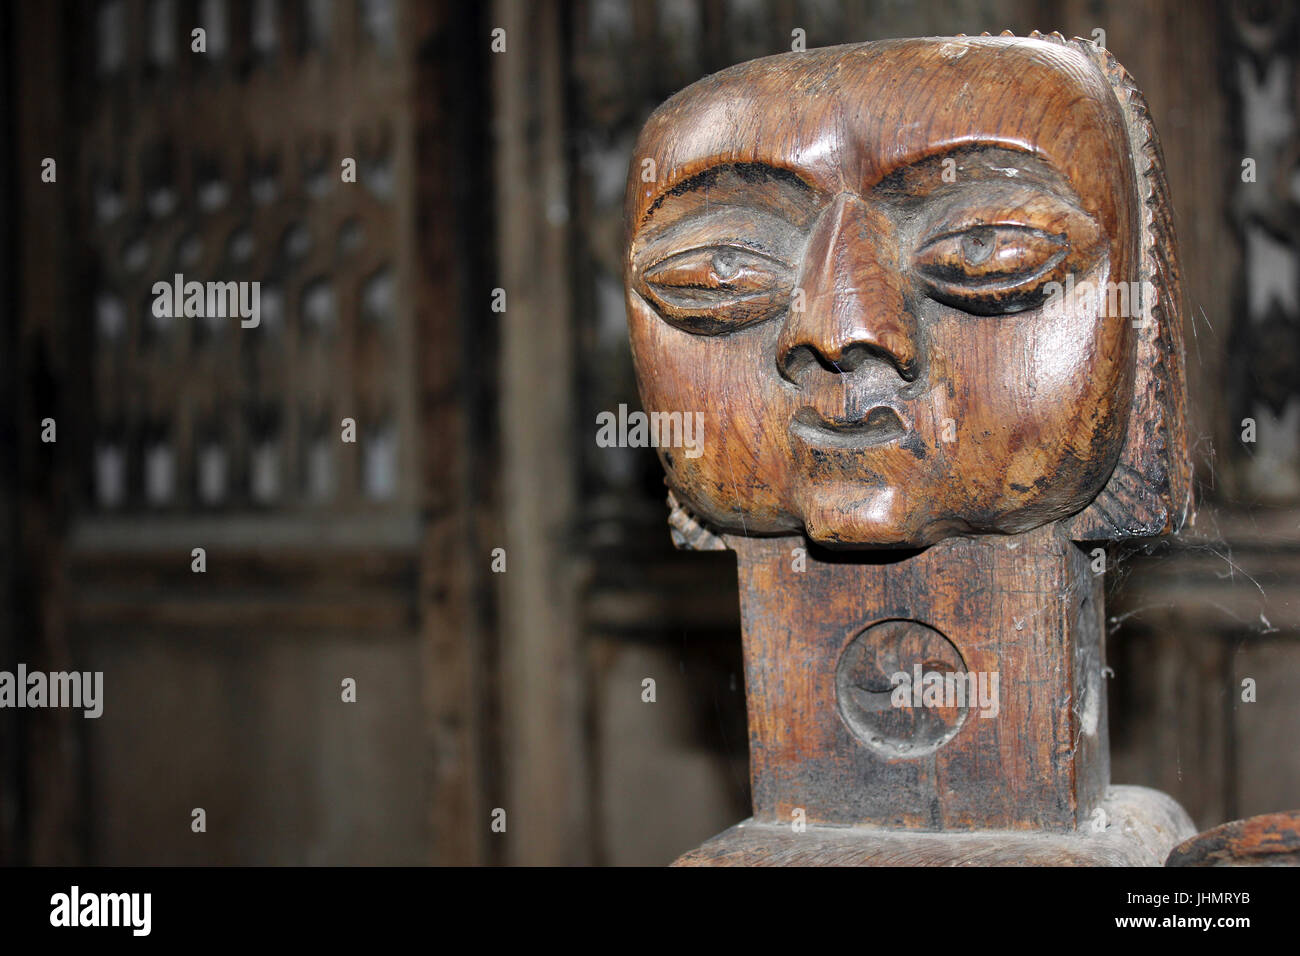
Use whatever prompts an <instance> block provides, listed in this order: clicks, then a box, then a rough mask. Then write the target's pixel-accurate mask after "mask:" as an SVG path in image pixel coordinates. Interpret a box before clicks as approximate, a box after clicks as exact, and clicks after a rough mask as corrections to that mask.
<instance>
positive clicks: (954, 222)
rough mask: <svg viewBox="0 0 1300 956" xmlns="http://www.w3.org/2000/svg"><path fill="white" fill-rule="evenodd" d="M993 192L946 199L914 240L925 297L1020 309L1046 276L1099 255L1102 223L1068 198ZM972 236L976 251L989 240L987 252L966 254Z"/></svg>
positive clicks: (985, 309) (1079, 269)
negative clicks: (967, 199)
mask: <svg viewBox="0 0 1300 956" xmlns="http://www.w3.org/2000/svg"><path fill="white" fill-rule="evenodd" d="M999 192H1001V193H1003V195H998V196H994V197H991V198H992V199H993V200H994V201H993V202H989V201H988V200H989V198H990V197H987V196H985V197H982V198H983V199H984V201H982V202H980V203H979V204H978V205H972V204H969V203H951V202H950V203H948V204H946V205H947V207H948V208H947V209H946V210H945V211H946V213H947V214H946V215H940V216H936V217H935V219H936V220H937V222H936V223H934V224H933V225H932V226H931V227H930V228H929V229H928V230H927V231H926V233H925V234H924V238H923V239H922V240H921V241H920V242H919V243H918V245H917V247H916V249H915V251H914V252H913V254H912V257H911V264H912V269H913V271H914V272H915V273H916V275H917V277H918V279H919V280H920V281H921V282H922V283H923V285H924V286H925V287H926V292H927V294H928V295H929V296H930V297H931V298H933V299H936V300H937V301H940V302H943V303H945V304H947V305H950V306H953V307H954V308H958V309H962V310H963V311H967V312H971V313H974V314H976V315H996V314H1009V313H1013V312H1020V311H1024V310H1025V309H1029V308H1033V307H1034V306H1036V305H1037V304H1038V299H1039V298H1040V297H1041V296H1040V293H1042V291H1043V289H1044V287H1045V286H1046V285H1047V284H1048V283H1049V282H1051V281H1060V280H1062V279H1063V278H1064V277H1065V274H1066V273H1067V272H1076V273H1083V272H1086V271H1088V270H1090V269H1091V268H1092V267H1093V266H1094V265H1095V264H1096V262H1097V261H1098V260H1099V259H1100V258H1101V255H1102V252H1103V246H1104V242H1103V240H1104V238H1105V237H1104V235H1103V234H1102V231H1101V228H1100V226H1099V225H1098V224H1097V222H1096V220H1095V219H1093V218H1092V217H1091V216H1090V215H1088V214H1087V213H1086V212H1084V211H1083V210H1082V209H1079V208H1078V207H1077V206H1075V205H1074V204H1073V203H1069V202H1067V201H1065V200H1064V199H1062V198H1060V197H1059V196H1056V195H1053V194H1048V193H1044V192H1042V191H1039V190H1032V191H1026V190H1025V189H1024V188H1023V187H1022V188H1015V189H1008V190H1000V191H999ZM1013 199H1016V200H1018V201H1008V200H1013ZM971 237H975V238H976V240H977V244H976V250H977V251H978V250H979V248H980V246H981V245H983V244H987V245H989V246H990V247H991V248H990V251H989V252H988V253H986V255H987V256H988V258H987V259H979V258H976V259H975V260H974V261H972V256H971V255H969V250H968V249H967V248H966V246H965V245H964V244H966V243H968V242H969V241H970V238H971ZM980 238H982V239H983V243H979V242H978V240H979V239H980Z"/></svg>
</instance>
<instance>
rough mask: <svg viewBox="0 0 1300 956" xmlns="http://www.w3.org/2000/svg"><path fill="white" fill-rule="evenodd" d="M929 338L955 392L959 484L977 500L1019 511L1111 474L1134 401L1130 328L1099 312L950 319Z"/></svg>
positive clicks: (938, 373) (942, 375) (941, 374)
mask: <svg viewBox="0 0 1300 956" xmlns="http://www.w3.org/2000/svg"><path fill="white" fill-rule="evenodd" d="M931 329H932V333H931V334H932V361H933V362H934V365H935V366H936V367H935V368H933V373H934V375H935V377H936V380H937V381H940V382H942V381H944V380H945V379H947V380H948V381H949V382H951V392H950V395H949V396H945V398H946V399H947V400H948V401H949V402H950V403H951V406H952V416H953V417H954V418H955V419H956V421H957V423H958V429H959V435H960V436H961V440H960V441H959V444H958V447H957V448H955V449H954V455H953V457H954V459H956V462H957V463H958V467H957V468H956V469H954V470H955V471H956V475H955V476H954V477H956V478H957V479H958V481H959V482H961V483H962V484H963V485H964V486H965V487H966V489H967V491H968V493H969V494H970V495H971V496H972V497H973V498H978V499H983V500H984V501H985V502H987V500H988V499H990V498H991V497H993V496H996V495H1006V496H1007V497H1008V498H1009V499H1011V500H1010V502H1009V503H1010V504H1012V507H1015V505H1016V503H1017V502H1016V499H1017V498H1020V499H1021V500H1020V502H1019V503H1021V504H1023V503H1024V502H1025V501H1026V500H1028V499H1029V498H1032V497H1034V496H1036V495H1037V494H1039V493H1040V492H1045V493H1048V494H1051V493H1053V491H1055V492H1057V493H1065V492H1070V493H1074V492H1076V491H1077V489H1078V486H1079V485H1080V484H1087V483H1090V482H1091V481H1092V479H1093V478H1094V477H1095V475H1094V472H1096V471H1097V470H1098V469H1101V468H1104V469H1105V470H1107V471H1108V470H1109V465H1110V464H1113V459H1114V455H1115V454H1117V453H1118V450H1119V447H1120V444H1121V443H1122V439H1123V425H1124V422H1123V420H1122V419H1123V414H1122V413H1123V411H1124V410H1125V409H1127V407H1128V402H1129V398H1130V396H1129V394H1128V393H1129V392H1130V391H1131V369H1130V366H1131V364H1132V359H1131V354H1130V352H1131V334H1130V331H1129V321H1128V320H1126V319H1121V318H1111V317H1108V316H1105V315H1099V314H1098V311H1097V309H1096V306H1095V303H1094V304H1093V305H1092V306H1091V307H1086V308H1083V307H1079V308H1070V309H1066V310H1062V311H1060V312H1056V313H1048V312H1046V311H1044V310H1041V309H1040V310H1035V311H1032V312H1026V313H1021V314H1019V315H1012V316H1000V317H988V318H973V317H969V316H953V315H947V316H944V317H943V318H941V319H940V320H939V321H937V322H935V323H934V324H933V325H932V326H931ZM940 387H941V388H942V386H940ZM1084 463H1087V464H1084ZM1034 489H1038V490H1034Z"/></svg>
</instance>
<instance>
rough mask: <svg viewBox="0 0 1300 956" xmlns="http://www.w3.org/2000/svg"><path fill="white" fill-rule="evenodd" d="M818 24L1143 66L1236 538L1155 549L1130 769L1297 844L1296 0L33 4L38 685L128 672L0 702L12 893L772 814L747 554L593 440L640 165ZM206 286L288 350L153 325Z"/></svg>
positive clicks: (11, 264)
mask: <svg viewBox="0 0 1300 956" xmlns="http://www.w3.org/2000/svg"><path fill="white" fill-rule="evenodd" d="M195 26H204V28H205V29H206V30H207V31H208V38H207V39H208V50H207V52H206V53H203V54H197V53H193V52H191V50H190V30H191V29H192V28H193V27H195ZM497 27H501V28H504V29H505V31H506V50H505V52H504V53H493V52H492V51H491V49H490V43H491V33H492V30H493V29H495V28H497ZM795 28H800V29H803V30H804V31H805V33H806V38H807V45H808V46H809V47H810V48H811V47H816V46H825V45H829V44H834V43H842V42H853V41H861V40H871V39H879V38H886V37H899V36H923V35H949V34H954V33H959V32H964V33H979V32H981V31H984V30H988V31H991V32H1000V31H1001V30H1003V29H1011V30H1013V31H1015V32H1016V33H1018V34H1025V33H1028V32H1029V31H1031V30H1033V29H1036V28H1037V29H1042V30H1045V31H1051V30H1060V31H1061V32H1063V33H1065V34H1066V35H1081V36H1085V37H1094V36H1097V35H1096V34H1094V32H1093V31H1094V30H1097V29H1101V30H1104V31H1105V45H1106V46H1107V47H1108V48H1109V49H1110V50H1111V51H1112V52H1114V53H1115V55H1116V56H1117V57H1118V59H1119V60H1120V61H1121V62H1122V63H1124V64H1125V66H1126V67H1127V68H1128V69H1129V70H1130V72H1132V74H1133V75H1134V76H1135V78H1136V79H1137V82H1138V84H1139V86H1140V87H1141V88H1142V89H1143V91H1144V92H1145V93H1146V95H1147V98H1148V101H1149V103H1150V106H1151V110H1152V113H1153V116H1154V119H1155V122H1156V126H1157V128H1158V129H1159V130H1160V132H1161V134H1162V137H1163V144H1164V153H1165V158H1166V163H1167V168H1168V175H1169V180H1170V187H1171V190H1172V194H1173V199H1174V204H1175V208H1176V211H1177V222H1178V226H1179V230H1180V238H1181V242H1182V249H1183V265H1184V271H1185V275H1186V281H1187V293H1188V303H1189V309H1188V313H1187V317H1186V319H1187V323H1188V324H1187V328H1186V330H1185V334H1186V340H1187V352H1188V373H1189V395H1190V405H1191V416H1192V436H1193V438H1194V441H1195V456H1196V463H1195V464H1196V469H1197V492H1198V499H1199V515H1198V517H1197V520H1196V523H1195V526H1194V527H1193V528H1192V529H1189V530H1188V531H1187V532H1186V533H1185V534H1184V535H1183V536H1181V538H1180V539H1179V540H1177V541H1173V542H1163V543H1158V544H1153V545H1150V546H1148V547H1146V548H1144V549H1139V550H1138V551H1136V552H1132V553H1122V554H1121V553H1117V554H1115V555H1113V556H1112V562H1111V563H1112V570H1111V574H1110V578H1109V579H1108V600H1109V602H1110V603H1109V607H1108V614H1109V615H1110V616H1111V623H1112V633H1111V638H1110V641H1109V647H1108V655H1109V663H1110V665H1111V667H1112V669H1113V672H1114V673H1113V676H1111V677H1110V678H1109V679H1108V681H1107V685H1108V688H1109V693H1110V706H1111V722H1110V725H1111V732H1112V748H1113V764H1114V770H1113V778H1114V780H1115V781H1116V782H1120V783H1140V784H1146V785H1150V786H1155V787H1159V788H1160V789H1163V790H1165V791H1167V792H1169V793H1171V794H1172V795H1173V796H1175V797H1176V798H1177V799H1179V800H1180V801H1181V802H1182V803H1183V805H1184V806H1185V807H1186V808H1187V809H1188V811H1189V812H1190V813H1191V814H1192V816H1193V818H1194V819H1195V820H1196V822H1197V824H1198V826H1199V827H1201V828H1207V827H1210V826H1213V825H1215V824H1218V823H1220V822H1223V821H1224V820H1227V819H1231V818H1235V817H1240V816H1246V815H1250V814H1254V813H1262V812H1267V811H1271V810H1280V809H1288V808H1294V807H1297V806H1300V753H1298V752H1297V747H1296V743H1295V742H1296V740H1297V739H1300V695H1298V694H1297V687H1298V684H1300V642H1298V641H1297V635H1298V634H1300V587H1298V586H1297V578H1296V575H1295V573H1294V571H1295V570H1296V569H1297V568H1300V391H1298V390H1300V375H1297V368H1296V363H1297V361H1298V357H1300V349H1297V347H1296V346H1297V335H1298V334H1300V258H1298V253H1300V248H1298V237H1297V226H1296V223H1297V222H1300V216H1297V202H1300V140H1298V139H1297V136H1296V130H1295V124H1296V99H1295V97H1296V86H1297V78H1296V73H1295V66H1296V59H1297V52H1300V47H1298V45H1297V26H1296V12H1295V9H1294V7H1293V5H1292V4H1290V3H1269V2H1255V3H1236V2H1227V0H1221V2H1176V0H1170V2H1147V3H1139V2H1132V0H1104V2H1082V0H1079V2H1076V0H1060V2H1050V0H1041V2H1013V0H952V2H936V3H922V2H911V0H907V2H903V0H899V2H874V3H871V2H864V3H833V2H795V0H785V2H777V0H703V2H699V3H695V2H689V0H646V2H622V0H585V2H574V3H572V4H559V3H554V2H541V0H539V2H536V3H514V2H506V0H502V2H497V3H484V4H473V3H455V2H432V3H416V2H405V3H404V2H400V0H383V2H381V0H366V2H356V0H332V2H331V0H265V2H261V0H259V2H249V3H239V2H219V0H200V2H186V0H109V2H105V3H90V2H84V3H83V2H47V3H22V4H12V5H9V4H6V5H3V6H0V63H3V70H2V71H0V104H2V107H3V122H4V131H3V132H4V135H3V137H0V141H3V143H4V148H3V149H0V178H2V181H3V192H2V193H0V202H2V203H3V206H2V211H3V223H4V227H3V229H0V309H2V312H3V326H2V329H3V344H2V345H0V407H2V408H3V413H2V414H0V462H3V464H4V466H5V467H4V468H3V469H0V506H2V508H0V541H2V544H0V586H2V587H3V589H4V590H3V594H4V597H3V601H2V602H0V669H7V670H13V669H14V668H15V667H16V665H17V663H19V662H24V663H26V664H27V665H28V667H29V668H32V669H43V670H66V669H77V670H102V671H103V672H104V675H105V676H104V682H105V698H106V700H105V710H104V715H103V717H101V718H100V719H98V720H85V719H83V718H82V717H81V716H80V714H79V712H68V711H56V710H44V711H32V710H22V711H18V710H5V711H0V862H4V863H183V864H189V863H308V864H316V863H321V864H324V863H480V862H499V863H615V864H617V863H665V862H668V861H670V860H671V859H672V858H673V857H674V856H675V855H677V854H678V853H680V852H682V851H683V850H686V849H688V848H690V847H692V846H694V845H695V844H697V843H698V842H700V841H701V840H702V839H704V838H705V837H707V836H709V835H711V834H712V833H714V832H717V831H718V830H720V829H722V828H723V827H725V826H726V825H728V824H730V823H733V822H736V821H737V820H739V819H741V818H742V817H743V816H745V815H746V813H747V807H748V792H747V787H748V783H747V771H746V756H745V716H744V699H743V684H742V679H741V672H740V646H739V622H738V616H737V607H736V584H735V571H734V563H733V560H732V558H731V557H730V555H726V554H704V553H676V552H674V551H672V549H671V547H670V545H669V541H668V534H667V528H666V525H665V519H666V516H667V511H666V508H665V506H664V504H663V497H664V487H663V484H662V475H661V472H660V469H659V466H658V463H657V461H656V460H655V458H654V455H653V453H652V452H649V451H647V450H643V449H602V448H598V447H597V446H596V444H595V440H594V439H595V416H596V414H597V412H599V411H602V410H607V409H608V410H613V409H616V408H617V407H618V405H619V403H622V402H626V403H628V404H629V405H630V406H632V407H636V406H637V404H638V403H637V399H636V393H635V385H634V382H633V380H632V373H631V363H630V357H629V352H628V345H627V339H626V330H625V318H624V312H623V308H624V307H623V300H622V285H621V276H620V270H619V267H618V259H619V255H620V243H621V226H620V216H621V203H622V195H623V187H624V180H625V175H626V170H627V162H628V158H629V156H630V153H631V148H632V143H633V140H634V138H635V135H636V133H637V131H638V130H639V128H640V126H641V124H642V123H643V122H644V120H645V118H646V116H647V115H648V114H649V112H650V111H651V110H652V109H653V108H654V107H655V106H656V105H657V104H658V103H659V102H661V101H662V100H663V99H665V98H666V97H667V96H669V95H670V94H671V93H673V92H674V91H676V90H677V89H679V88H681V87H683V86H685V85H687V84H689V83H690V82H692V81H694V80H696V79H698V78H699V77H701V76H703V75H704V74H706V73H709V72H712V71H714V70H717V69H719V68H722V67H724V66H727V65H729V64H731V63H735V62H738V61H741V60H745V59H749V58H752V57H756V56H762V55H766V54H771V53H778V52H783V51H785V50H788V49H789V48H790V43H791V31H792V30H793V29H795ZM1098 38H1099V37H1098ZM46 157H51V158H54V159H55V160H56V163H57V181H56V182H54V183H44V182H42V181H41V175H40V174H41V168H42V165H41V164H42V160H43V159H44V158H46ZM344 157H351V158H354V159H356V161H357V168H358V181H357V183H355V184H349V183H342V182H340V181H339V169H340V165H339V164H340V162H341V160H342V158H344ZM1247 158H1250V159H1253V160H1254V161H1255V164H1254V165H1255V169H1256V179H1255V181H1254V182H1243V181H1242V168H1243V160H1245V159H1247ZM178 271H179V272H183V273H184V274H185V275H186V277H187V278H195V279H199V280H206V279H216V278H220V279H245V278H246V279H256V280H258V281H261V282H262V289H263V300H262V308H263V320H262V326H261V327H259V328H258V329H255V330H244V329H240V328H239V326H238V323H237V322H236V321H234V320H228V321H226V322H224V323H221V322H218V323H216V324H215V325H210V324H206V323H205V322H204V321H203V320H194V319H190V320H186V319H177V320H174V321H172V322H170V323H158V322H155V321H154V320H153V319H152V317H151V315H150V311H149V307H148V304H149V301H150V295H149V289H150V287H151V285H152V283H153V282H155V281H157V280H159V279H163V278H169V277H170V276H172V275H173V274H174V273H175V272H178ZM497 288H500V289H504V290H505V291H506V302H507V306H506V310H505V311H504V312H494V311H493V310H492V308H491V303H492V296H493V290H494V289H497ZM277 302H278V304H279V307H278V310H277V309H276V307H275V306H276V303H277ZM344 417H351V418H354V419H355V421H356V422H357V430H358V440H357V442H356V443H355V444H344V443H342V442H341V441H340V440H339V422H340V420H341V419H342V418H344ZM46 418H53V419H55V421H56V423H57V441H56V442H54V443H43V442H42V441H41V431H42V424H41V423H42V421H43V420H44V419H46ZM1245 418H1251V419H1253V420H1254V421H1255V423H1256V430H1257V440H1256V441H1255V442H1254V443H1243V442H1242V440H1241V432H1242V425H1241V423H1242V420H1243V419H1245ZM195 547H203V548H204V549H205V550H206V559H207V571H206V572H205V573H203V574H196V573H193V572H192V571H191V551H192V549H193V548H195ZM496 548H503V549H505V555H506V562H507V563H506V571H505V573H494V572H493V571H492V553H493V549H496ZM347 677H351V678H353V679H355V680H356V682H357V701H356V702H355V703H343V702H342V701H341V700H340V682H341V681H342V680H343V679H344V678H347ZM645 677H653V678H654V679H655V680H656V684H657V696H658V699H657V701H656V702H655V703H654V704H646V703H643V702H642V701H641V681H642V679H643V678H645ZM1247 678H1249V679H1253V680H1254V681H1255V682H1256V684H1257V691H1256V693H1257V700H1256V701H1255V702H1253V703H1243V702H1242V701H1241V684H1242V681H1243V680H1244V679H1247ZM196 807H202V808H204V809H205V811H206V814H207V832H205V833H201V834H199V833H194V832H192V831H191V827H190V821H191V811H192V810H193V809H194V808H196ZM495 808H502V809H505V810H506V812H507V820H508V825H507V830H506V832H505V833H494V832H492V830H491V829H490V822H491V814H492V811H493V810H494V809H495Z"/></svg>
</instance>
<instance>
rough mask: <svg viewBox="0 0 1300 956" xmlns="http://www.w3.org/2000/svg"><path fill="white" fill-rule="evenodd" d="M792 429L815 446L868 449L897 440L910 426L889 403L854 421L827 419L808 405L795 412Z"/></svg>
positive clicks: (792, 431)
mask: <svg viewBox="0 0 1300 956" xmlns="http://www.w3.org/2000/svg"><path fill="white" fill-rule="evenodd" d="M790 432H791V434H793V435H795V436H797V437H799V438H802V439H803V440H804V441H806V442H808V443H809V444H812V445H836V446H838V447H841V448H866V447H870V446H872V445H884V444H886V443H888V442H892V441H898V440H899V439H901V438H902V437H903V436H904V435H906V434H907V428H906V427H905V426H904V425H903V420H902V419H901V418H899V417H898V413H897V412H896V411H894V410H893V409H892V408H889V407H888V406H886V405H877V406H876V407H875V408H873V409H872V410H871V411H869V412H868V413H867V417H866V418H863V419H857V420H854V421H840V420H831V419H828V418H824V417H822V415H821V414H819V413H818V412H817V410H816V409H814V408H812V407H810V406H808V405H805V406H804V407H803V408H801V409H799V411H797V412H795V416H794V420H793V421H792V422H791V423H790Z"/></svg>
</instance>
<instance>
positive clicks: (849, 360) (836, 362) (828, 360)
mask: <svg viewBox="0 0 1300 956" xmlns="http://www.w3.org/2000/svg"><path fill="white" fill-rule="evenodd" d="M882 361H883V362H887V363H888V364H890V365H892V366H893V367H894V368H895V369H897V370H898V374H899V375H901V376H902V377H903V379H904V380H905V381H908V382H911V381H914V380H915V379H916V369H915V367H914V366H912V365H909V364H907V363H904V362H902V361H900V360H899V359H898V358H896V357H895V356H893V355H892V354H891V353H889V352H888V351H886V350H885V349H881V348H877V347H876V346H874V345H869V344H866V343H863V342H854V343H852V344H850V345H847V346H845V347H844V348H842V349H837V350H835V351H830V350H827V351H823V350H821V349H818V348H814V347H813V346H810V345H796V346H795V347H794V348H792V349H790V350H789V351H788V352H786V354H785V357H784V359H783V360H782V362H781V371H782V374H783V375H784V376H785V378H787V379H789V380H790V381H791V382H794V383H795V384H798V382H797V381H796V380H797V379H798V378H799V376H800V375H802V374H803V373H804V372H806V371H807V370H808V369H810V368H812V367H813V366H814V365H820V366H821V367H822V369H824V370H825V371H827V372H830V373H832V374H839V375H847V374H850V373H852V372H856V371H857V370H858V369H859V368H861V367H862V366H863V365H866V364H868V363H870V362H882Z"/></svg>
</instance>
